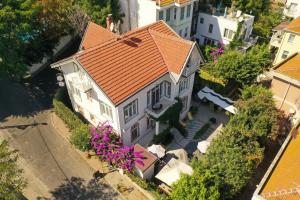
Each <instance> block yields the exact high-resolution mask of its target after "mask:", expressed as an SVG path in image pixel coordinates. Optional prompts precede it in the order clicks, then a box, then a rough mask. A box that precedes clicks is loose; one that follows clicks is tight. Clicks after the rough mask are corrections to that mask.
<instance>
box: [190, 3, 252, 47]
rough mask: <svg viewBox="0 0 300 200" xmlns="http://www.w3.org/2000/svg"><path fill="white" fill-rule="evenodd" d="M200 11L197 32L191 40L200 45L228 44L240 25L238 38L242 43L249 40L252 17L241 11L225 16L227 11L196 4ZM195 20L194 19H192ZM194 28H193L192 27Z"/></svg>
mask: <svg viewBox="0 0 300 200" xmlns="http://www.w3.org/2000/svg"><path fill="white" fill-rule="evenodd" d="M198 9H199V10H200V12H199V15H198V24H197V26H196V27H197V28H196V29H197V31H196V33H195V32H193V33H195V34H193V37H192V39H193V40H197V41H198V43H199V44H201V45H206V44H208V45H217V44H218V43H223V44H225V45H227V44H229V43H230V42H231V41H232V40H233V38H234V35H235V34H236V32H237V31H238V26H239V23H240V24H241V28H240V32H239V37H240V38H241V39H242V40H244V41H246V42H247V41H249V40H250V35H251V33H252V29H253V27H252V26H253V22H254V16H252V15H247V14H243V13H242V12H241V11H237V12H231V13H230V14H228V15H227V9H226V8H225V9H223V10H222V11H221V9H219V10H218V9H216V8H214V7H212V6H211V5H209V4H204V5H203V4H200V3H198ZM194 19H196V17H194ZM192 27H194V26H192Z"/></svg>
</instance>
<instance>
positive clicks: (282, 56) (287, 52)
mask: <svg viewBox="0 0 300 200" xmlns="http://www.w3.org/2000/svg"><path fill="white" fill-rule="evenodd" d="M289 54H290V52H289V51H286V50H284V51H283V52H282V55H281V59H286V58H287V57H288V56H289Z"/></svg>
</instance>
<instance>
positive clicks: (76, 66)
mask: <svg viewBox="0 0 300 200" xmlns="http://www.w3.org/2000/svg"><path fill="white" fill-rule="evenodd" d="M73 71H74V72H78V71H79V67H78V65H77V64H76V63H73Z"/></svg>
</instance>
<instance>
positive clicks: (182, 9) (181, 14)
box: [180, 7, 185, 20]
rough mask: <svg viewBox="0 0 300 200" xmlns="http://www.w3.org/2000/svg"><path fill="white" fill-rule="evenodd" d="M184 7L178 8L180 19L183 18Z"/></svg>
mask: <svg viewBox="0 0 300 200" xmlns="http://www.w3.org/2000/svg"><path fill="white" fill-rule="evenodd" d="M184 9H185V7H182V8H181V9H180V20H183V19H184Z"/></svg>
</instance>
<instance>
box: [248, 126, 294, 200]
mask: <svg viewBox="0 0 300 200" xmlns="http://www.w3.org/2000/svg"><path fill="white" fill-rule="evenodd" d="M299 131H300V130H299V123H298V124H297V125H296V126H295V127H294V128H293V129H292V131H291V132H290V134H289V135H288V137H287V138H286V140H285V142H284V143H283V145H282V147H281V148H280V150H279V152H278V153H277V155H276V157H275V159H274V160H273V162H272V163H271V165H270V167H269V169H268V170H267V172H266V174H265V175H264V177H263V178H262V180H261V182H260V184H259V185H258V186H257V189H256V190H255V192H254V194H253V196H252V200H298V199H300V170H299V169H300V159H299V155H300V135H299Z"/></svg>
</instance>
